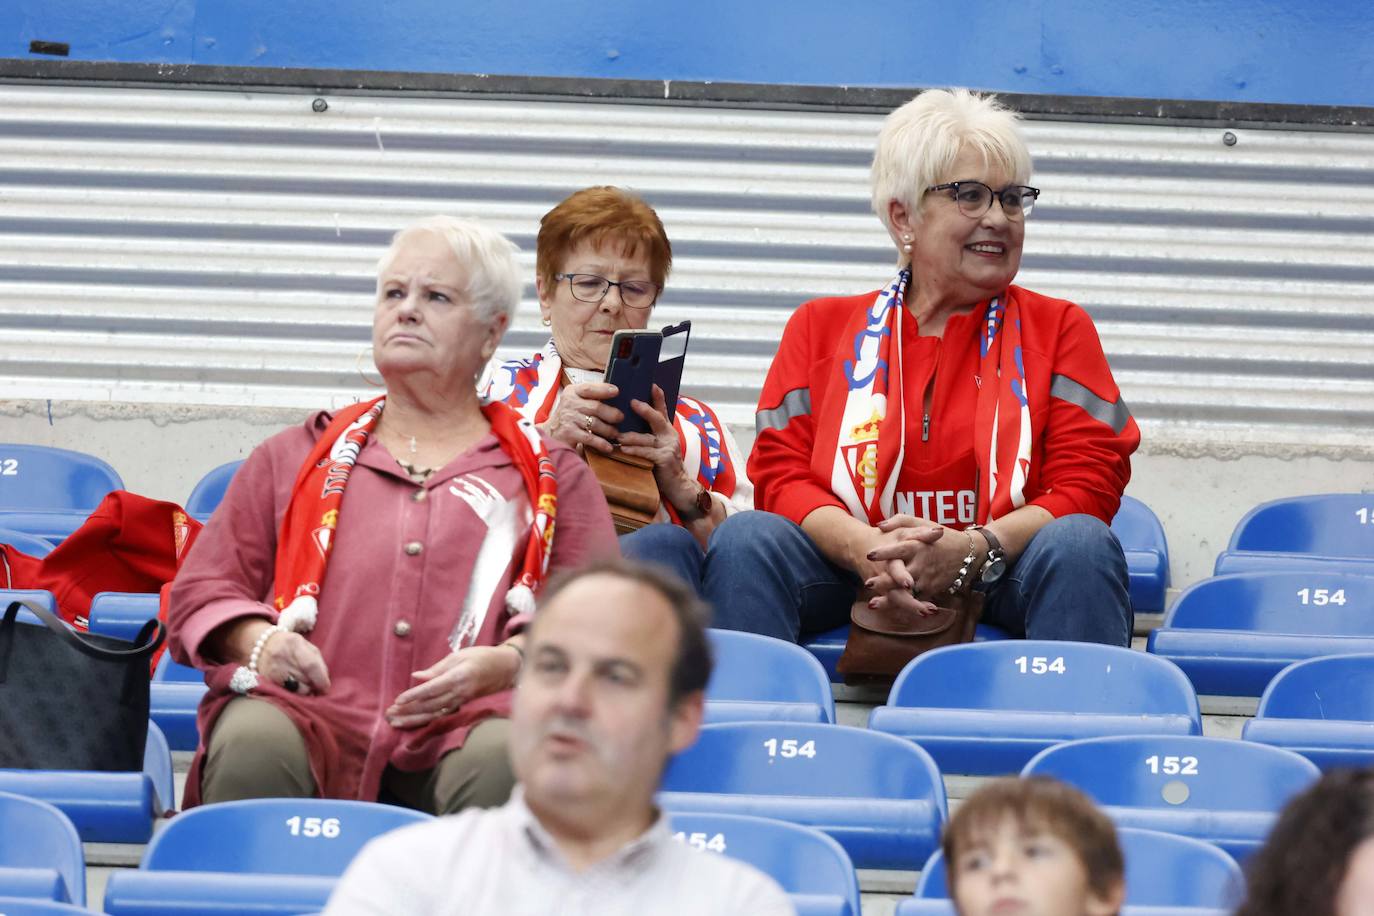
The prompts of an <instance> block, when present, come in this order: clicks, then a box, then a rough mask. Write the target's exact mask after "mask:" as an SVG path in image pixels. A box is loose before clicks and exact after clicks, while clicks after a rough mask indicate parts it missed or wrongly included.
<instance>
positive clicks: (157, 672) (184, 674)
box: [153, 652, 205, 684]
mask: <svg viewBox="0 0 1374 916" xmlns="http://www.w3.org/2000/svg"><path fill="white" fill-rule="evenodd" d="M153 680H154V681H168V682H171V683H174V684H203V683H205V672H203V671H201V670H200V669H199V668H192V667H191V666H190V665H183V664H181V663H180V662H176V661H173V660H172V654H171V653H170V652H164V653H162V658H160V659H158V660H157V667H156V668H155V669H153Z"/></svg>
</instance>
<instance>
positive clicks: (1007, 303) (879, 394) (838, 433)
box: [811, 269, 1032, 525]
mask: <svg viewBox="0 0 1374 916" xmlns="http://www.w3.org/2000/svg"><path fill="white" fill-rule="evenodd" d="M910 281H911V272H910V271H909V270H906V269H904V270H902V272H901V273H899V274H898V275H897V277H896V278H895V279H894V280H893V281H892V282H891V283H889V284H888V285H887V286H885V287H884V288H883V289H882V290H880V291H879V292H878V294H877V296H876V297H874V300H873V304H872V305H871V306H869V307H868V308H867V309H864V310H862V311H856V312H855V313H854V315H853V316H852V317H851V318H850V320H849V323H848V324H847V325H846V327H845V331H844V333H843V334H841V335H840V340H839V350H838V354H837V355H838V357H839V358H838V359H837V360H836V365H837V366H838V367H839V371H838V372H836V373H835V374H834V376H833V377H832V378H831V379H830V381H829V383H828V387H827V390H826V391H825V399H824V402H823V404H824V406H823V407H822V409H821V412H820V414H819V415H818V416H817V417H816V448H815V449H814V451H813V452H812V456H811V467H812V470H813V471H815V473H816V474H817V476H818V477H820V479H822V480H828V481H830V486H831V490H832V492H834V494H835V495H836V496H838V497H839V498H840V500H841V501H843V502H844V504H845V506H846V507H847V508H848V509H849V511H850V513H851V514H853V516H854V517H855V518H857V519H859V520H860V521H864V522H867V523H868V524H870V525H876V524H877V523H878V522H880V521H882V520H883V519H885V518H889V517H891V516H892V515H893V514H894V511H895V509H894V502H893V496H894V492H895V490H896V487H897V477H898V475H899V473H900V470H901V467H902V460H903V454H904V451H905V447H906V419H907V410H906V406H905V404H903V398H902V392H903V387H902V371H903V366H902V346H901V340H902V323H903V322H904V321H908V320H911V319H910V316H909V315H907V314H906V307H905V303H906V293H907V288H908V286H909V284H910ZM975 312H976V313H977V314H981V315H984V316H985V320H986V326H985V328H984V330H983V332H982V333H981V334H980V335H979V347H980V349H979V359H980V362H979V370H978V373H979V378H980V380H981V381H980V382H979V388H978V401H977V405H976V407H975V409H974V424H973V437H974V443H973V445H974V454H975V457H976V459H977V462H978V472H979V478H980V483H979V486H978V509H977V513H976V518H977V520H978V522H979V523H980V524H985V523H986V522H988V521H990V520H992V519H995V518H1000V517H1001V516H1003V515H1006V514H1007V513H1008V512H1010V511H1012V510H1013V509H1016V508H1019V507H1021V506H1023V505H1025V502H1026V500H1025V493H1024V490H1025V485H1026V480H1027V478H1028V476H1029V474H1030V463H1031V453H1032V442H1031V436H1032V431H1031V422H1030V404H1029V402H1028V401H1027V399H1026V381H1025V371H1024V366H1023V363H1022V357H1021V311H1020V307H1019V306H1018V304H1017V301H1016V295H1015V292H1014V290H1012V289H1008V290H1007V291H1006V292H1004V293H1003V294H1002V295H1001V296H999V297H997V298H995V299H992V300H990V301H988V302H986V303H981V304H979V306H978V307H977V309H975ZM916 409H917V410H919V405H918V406H917V408H916Z"/></svg>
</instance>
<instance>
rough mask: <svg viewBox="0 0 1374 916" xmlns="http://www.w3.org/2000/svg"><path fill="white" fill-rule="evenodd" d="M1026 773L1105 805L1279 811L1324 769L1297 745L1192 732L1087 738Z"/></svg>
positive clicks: (1048, 753)
mask: <svg viewBox="0 0 1374 916" xmlns="http://www.w3.org/2000/svg"><path fill="white" fill-rule="evenodd" d="M1021 775H1022V776H1053V777H1055V778H1056V779H1060V780H1063V781H1064V782H1067V783H1069V784H1071V785H1074V786H1077V787H1078V788H1080V789H1082V790H1083V791H1084V792H1085V793H1087V794H1088V795H1090V796H1092V798H1093V800H1094V801H1096V802H1097V803H1098V804H1100V805H1108V806H1123V807H1131V808H1162V809H1166V810H1180V811H1182V810H1189V809H1192V810H1203V811H1259V812H1264V813H1268V814H1277V813H1278V811H1279V809H1280V808H1282V807H1283V806H1284V804H1285V803H1287V801H1288V799H1290V798H1291V797H1292V796H1294V795H1296V794H1297V793H1298V792H1301V791H1302V790H1303V789H1306V788H1307V787H1308V786H1309V785H1310V784H1311V783H1312V782H1313V781H1314V780H1315V779H1316V778H1317V777H1318V776H1320V775H1321V774H1320V771H1319V770H1318V769H1317V768H1316V766H1314V765H1313V764H1312V763H1311V762H1310V761H1308V760H1305V759H1303V758H1302V757H1300V756H1298V755H1297V754H1294V753H1292V752H1291V751H1286V750H1282V749H1281V748H1276V747H1269V746H1267V745H1263V744H1253V743H1251V742H1248V741H1232V740H1227V739H1224V738H1202V737H1198V736H1192V735H1159V736H1152V735H1151V736H1135V735H1131V736H1122V737H1112V738H1086V739H1083V740H1081V741H1068V742H1065V743H1063V744H1057V745H1055V746H1054V747H1050V748H1047V749H1045V750H1043V751H1041V752H1040V753H1039V754H1036V755H1035V756H1034V757H1033V758H1031V760H1030V762H1029V763H1027V764H1026V767H1025V769H1023V770H1022V771H1021Z"/></svg>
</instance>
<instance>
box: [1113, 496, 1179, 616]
mask: <svg viewBox="0 0 1374 916" xmlns="http://www.w3.org/2000/svg"><path fill="white" fill-rule="evenodd" d="M1112 533H1113V534H1115V535H1116V539H1117V540H1118V541H1120V542H1121V549H1122V550H1123V551H1125V553H1126V568H1127V569H1128V571H1129V572H1130V588H1131V607H1132V608H1134V609H1135V610H1136V611H1137V612H1148V613H1158V612H1159V611H1162V610H1164V596H1165V594H1166V593H1167V591H1168V589H1169V543H1168V541H1167V540H1166V539H1165V537H1164V526H1163V525H1161V524H1160V523H1159V518H1158V517H1157V516H1156V515H1155V514H1154V512H1153V511H1152V510H1151V509H1150V507H1149V506H1147V505H1145V504H1144V503H1143V502H1141V501H1140V500H1138V499H1135V498H1133V497H1130V496H1122V497H1121V507H1120V508H1119V509H1118V510H1117V512H1116V517H1115V518H1113V519H1112Z"/></svg>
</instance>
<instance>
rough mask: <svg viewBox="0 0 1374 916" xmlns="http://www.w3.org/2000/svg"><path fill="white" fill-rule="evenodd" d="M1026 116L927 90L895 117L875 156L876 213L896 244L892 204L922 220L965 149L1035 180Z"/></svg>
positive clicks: (958, 93) (982, 98) (1016, 176)
mask: <svg viewBox="0 0 1374 916" xmlns="http://www.w3.org/2000/svg"><path fill="white" fill-rule="evenodd" d="M1020 120H1021V116H1020V115H1018V114H1017V113H1016V112H1014V111H1012V110H1011V109H1010V108H1007V107H1006V106H1005V105H1003V104H1002V103H1001V102H1000V101H999V100H998V99H997V97H996V96H994V95H978V94H977V93H973V92H969V91H968V90H967V89H928V90H926V91H925V92H922V93H921V94H920V95H918V96H916V97H915V98H914V99H912V100H911V101H910V102H907V103H906V104H905V105H903V106H902V107H901V108H898V109H897V110H896V111H894V112H892V113H891V114H889V115H888V116H887V118H886V119H884V121H883V129H882V130H881V131H880V132H879V133H878V148H877V149H876V150H874V151H873V171H872V173H871V179H870V180H871V182H872V186H873V212H874V213H876V214H877V215H878V219H880V220H882V221H883V225H884V226H886V227H887V231H888V234H889V235H891V236H892V238H893V241H894V242H895V241H897V236H896V233H895V232H894V230H893V228H892V219H891V217H890V216H889V215H888V212H887V211H888V203H889V202H890V201H894V200H896V201H901V202H902V203H903V204H905V205H906V208H907V210H908V212H910V213H911V215H912V220H913V222H915V221H919V220H920V213H921V202H922V200H923V199H924V195H925V191H926V188H928V187H930V186H931V185H933V184H938V183H939V179H940V178H941V176H943V175H944V174H945V173H946V172H947V171H948V170H949V168H950V167H951V166H952V165H953V164H954V160H955V159H958V158H959V154H960V153H962V152H963V151H964V150H965V149H974V150H977V151H978V152H980V153H982V154H983V158H984V159H985V160H987V163H988V165H990V166H993V167H1001V168H1002V169H1004V170H1005V171H1006V172H1007V173H1008V174H1010V175H1011V176H1012V181H1014V182H1016V183H1018V184H1028V183H1029V182H1030V178H1031V156H1030V150H1029V149H1027V148H1026V141H1025V139H1024V138H1022V136H1021V128H1020Z"/></svg>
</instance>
